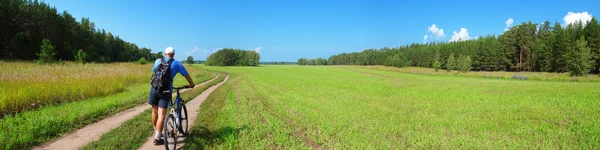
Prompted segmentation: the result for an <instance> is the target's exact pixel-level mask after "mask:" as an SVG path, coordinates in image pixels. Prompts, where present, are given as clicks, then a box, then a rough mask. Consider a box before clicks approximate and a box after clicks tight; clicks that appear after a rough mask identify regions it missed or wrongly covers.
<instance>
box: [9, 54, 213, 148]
mask: <svg viewBox="0 0 600 150" xmlns="http://www.w3.org/2000/svg"><path fill="white" fill-rule="evenodd" d="M186 69H188V71H189V72H190V74H191V76H192V78H193V79H194V82H196V83H201V82H204V81H207V80H210V79H212V78H214V77H215V75H214V74H212V73H211V72H208V71H205V70H203V69H200V68H199V66H187V65H186ZM146 72H147V73H149V72H150V69H149V68H148V70H146ZM149 75H150V74H148V76H147V77H149ZM145 79H147V80H145V81H146V82H144V83H138V84H132V85H130V86H128V87H125V90H123V91H122V92H119V93H115V94H110V95H106V96H99V97H93V98H88V99H85V100H81V101H73V102H68V103H61V104H57V105H47V106H42V107H41V108H39V109H34V110H27V111H24V112H21V113H17V114H15V115H7V116H5V117H4V118H2V119H0V143H1V144H0V149H28V148H31V147H33V146H35V145H37V144H41V143H43V142H46V141H49V140H51V139H53V138H55V137H58V136H60V134H63V133H67V132H69V131H72V130H74V129H77V128H80V127H82V126H85V125H87V124H90V123H93V122H95V121H98V120H100V119H103V118H104V117H106V116H110V115H112V114H115V113H117V112H120V111H122V110H126V109H129V108H132V107H134V106H136V105H139V104H145V103H146V102H147V100H148V92H149V87H150V85H149V83H147V82H149V79H148V78H145ZM107 82H110V81H107ZM174 85H187V81H186V80H185V78H183V77H182V76H180V75H178V76H176V77H175V81H174ZM39 94H44V93H39Z"/></svg>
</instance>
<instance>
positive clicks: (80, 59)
mask: <svg viewBox="0 0 600 150" xmlns="http://www.w3.org/2000/svg"><path fill="white" fill-rule="evenodd" d="M86 57H87V54H86V53H85V52H84V51H83V50H81V49H79V51H77V54H76V55H75V61H76V62H78V63H84V62H85V59H86Z"/></svg>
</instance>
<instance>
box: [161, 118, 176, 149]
mask: <svg viewBox="0 0 600 150" xmlns="http://www.w3.org/2000/svg"><path fill="white" fill-rule="evenodd" d="M177 135H178V132H177V124H175V117H174V116H173V114H169V115H168V116H167V117H166V118H165V123H164V127H163V136H164V140H165V148H166V149H168V150H174V149H176V148H177Z"/></svg>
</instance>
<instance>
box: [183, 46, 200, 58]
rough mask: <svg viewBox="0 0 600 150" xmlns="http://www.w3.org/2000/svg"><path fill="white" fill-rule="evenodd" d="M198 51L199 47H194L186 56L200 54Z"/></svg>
mask: <svg viewBox="0 0 600 150" xmlns="http://www.w3.org/2000/svg"><path fill="white" fill-rule="evenodd" d="M198 50H199V49H198V47H194V49H192V50H190V51H187V52H185V54H186V55H188V56H192V55H193V54H194V53H196V52H198Z"/></svg>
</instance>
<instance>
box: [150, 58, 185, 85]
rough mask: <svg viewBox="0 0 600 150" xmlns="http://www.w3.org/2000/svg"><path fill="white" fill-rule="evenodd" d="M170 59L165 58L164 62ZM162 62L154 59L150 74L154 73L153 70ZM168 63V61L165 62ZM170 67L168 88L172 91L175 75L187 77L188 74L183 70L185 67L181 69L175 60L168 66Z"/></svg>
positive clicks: (180, 65)
mask: <svg viewBox="0 0 600 150" xmlns="http://www.w3.org/2000/svg"><path fill="white" fill-rule="evenodd" d="M170 59H171V58H169V57H165V60H170ZM161 62H162V59H156V61H154V66H153V67H152V72H154V70H156V67H158V65H160V63H161ZM165 62H168V61H165ZM169 67H171V85H170V86H169V87H171V90H173V78H175V75H177V73H180V74H181V75H182V76H187V75H188V72H187V70H185V67H183V65H182V64H181V63H180V62H179V61H177V60H173V63H171V65H170V66H169Z"/></svg>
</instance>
